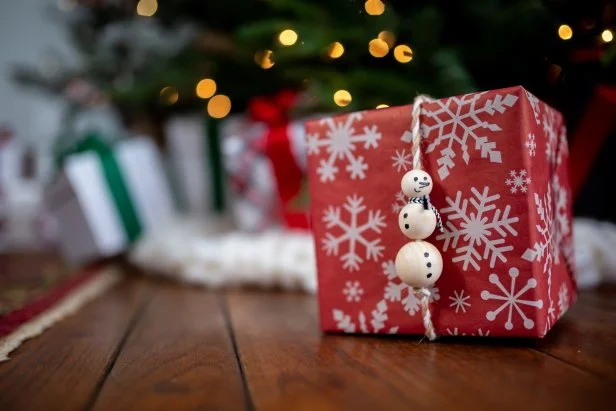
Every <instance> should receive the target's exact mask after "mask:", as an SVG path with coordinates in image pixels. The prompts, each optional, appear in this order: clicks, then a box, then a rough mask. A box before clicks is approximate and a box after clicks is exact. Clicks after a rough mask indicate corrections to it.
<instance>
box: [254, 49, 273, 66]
mask: <svg viewBox="0 0 616 411" xmlns="http://www.w3.org/2000/svg"><path fill="white" fill-rule="evenodd" d="M273 57H274V52H273V51H272V50H260V51H257V52H256V53H255V63H257V65H258V66H259V67H261V68H262V69H266V70H267V69H269V68H272V67H274V59H273Z"/></svg>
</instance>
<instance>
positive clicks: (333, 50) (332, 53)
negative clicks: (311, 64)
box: [327, 41, 344, 59]
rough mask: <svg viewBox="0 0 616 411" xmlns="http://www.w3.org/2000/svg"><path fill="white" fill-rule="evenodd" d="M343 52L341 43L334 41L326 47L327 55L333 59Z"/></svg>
mask: <svg viewBox="0 0 616 411" xmlns="http://www.w3.org/2000/svg"><path fill="white" fill-rule="evenodd" d="M343 54H344V46H343V45H342V43H339V42H337V41H334V42H333V43H332V44H330V45H329V46H328V47H327V55H328V56H329V57H331V58H333V59H337V58H338V57H341V56H342V55H343Z"/></svg>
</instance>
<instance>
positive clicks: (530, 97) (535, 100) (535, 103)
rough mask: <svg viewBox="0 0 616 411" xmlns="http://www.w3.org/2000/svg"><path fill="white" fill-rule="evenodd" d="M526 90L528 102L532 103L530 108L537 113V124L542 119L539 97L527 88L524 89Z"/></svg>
mask: <svg viewBox="0 0 616 411" xmlns="http://www.w3.org/2000/svg"><path fill="white" fill-rule="evenodd" d="M524 92H526V98H527V99H528V103H529V104H530V108H531V109H532V110H533V114H534V115H535V121H536V122H537V124H540V121H539V99H538V98H537V97H535V96H533V95H532V94H531V93H529V92H528V91H526V90H524Z"/></svg>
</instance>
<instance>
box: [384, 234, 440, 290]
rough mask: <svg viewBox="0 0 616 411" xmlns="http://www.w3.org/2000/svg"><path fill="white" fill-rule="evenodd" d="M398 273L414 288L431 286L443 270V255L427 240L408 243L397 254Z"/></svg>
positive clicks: (403, 280)
mask: <svg viewBox="0 0 616 411" xmlns="http://www.w3.org/2000/svg"><path fill="white" fill-rule="evenodd" d="M395 266H396V273H397V274H398V277H400V279H401V280H402V282H404V283H405V284H408V285H410V286H411V287H414V288H420V287H429V286H431V285H434V283H435V282H436V281H437V280H438V279H439V277H440V276H441V273H442V272H443V257H442V256H441V253H440V252H439V251H438V249H437V248H436V247H435V246H433V245H432V244H430V243H428V242H426V241H412V242H410V243H406V244H405V245H404V246H402V248H401V249H400V251H398V255H396V262H395Z"/></svg>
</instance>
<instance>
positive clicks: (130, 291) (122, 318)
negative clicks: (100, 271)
mask: <svg viewBox="0 0 616 411" xmlns="http://www.w3.org/2000/svg"><path fill="white" fill-rule="evenodd" d="M142 297H143V291H142V288H141V286H140V284H139V283H137V282H135V281H133V280H131V279H128V280H124V281H123V282H122V283H121V284H118V285H116V286H115V287H114V288H113V289H111V290H109V291H108V292H107V293H106V294H105V295H103V296H100V297H98V298H97V299H96V300H94V301H92V302H91V303H89V304H88V305H87V306H85V307H83V308H82V309H81V310H80V312H78V313H77V314H75V315H73V316H70V317H68V318H65V319H64V320H62V321H60V322H59V323H57V324H56V325H54V326H53V327H52V328H50V329H49V330H47V331H46V332H45V333H44V334H43V335H41V336H39V337H37V338H34V339H32V340H28V341H26V342H25V343H24V344H23V345H22V346H21V347H20V348H18V349H17V350H15V351H13V353H12V354H11V357H12V359H11V360H10V361H8V362H5V363H1V364H0V410H2V411H10V410H46V411H55V410H81V409H84V408H85V407H87V406H88V404H89V402H90V400H91V397H92V395H93V394H94V393H95V391H96V390H97V387H98V385H99V384H100V382H101V381H102V379H103V378H104V376H105V373H106V369H107V367H108V366H109V364H110V363H111V362H112V361H113V359H114V358H115V356H116V355H117V349H118V346H119V344H120V342H121V341H122V338H123V337H124V335H125V334H126V332H127V331H128V328H129V327H130V324H131V320H132V319H133V317H134V316H135V315H136V313H137V311H138V307H139V305H140V303H141V301H142Z"/></svg>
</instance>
